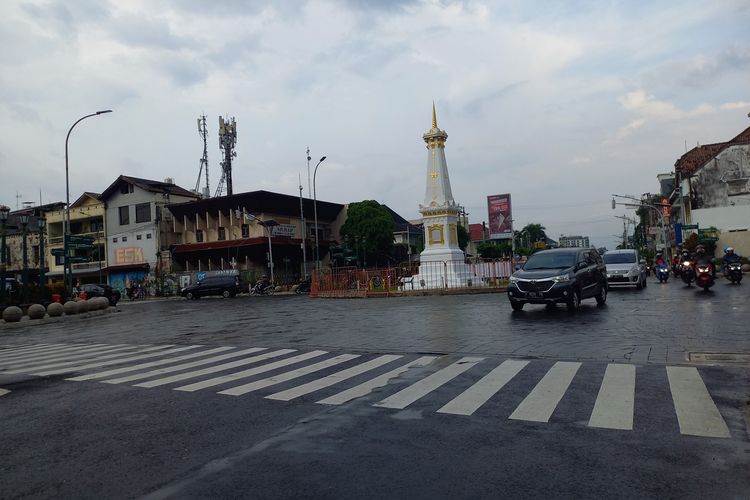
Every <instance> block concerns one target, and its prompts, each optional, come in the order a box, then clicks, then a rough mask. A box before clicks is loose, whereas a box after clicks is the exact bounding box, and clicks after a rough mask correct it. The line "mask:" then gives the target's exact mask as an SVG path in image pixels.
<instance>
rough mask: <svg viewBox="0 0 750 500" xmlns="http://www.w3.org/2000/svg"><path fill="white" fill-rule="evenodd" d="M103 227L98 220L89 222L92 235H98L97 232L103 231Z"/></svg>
mask: <svg viewBox="0 0 750 500" xmlns="http://www.w3.org/2000/svg"><path fill="white" fill-rule="evenodd" d="M103 226H104V225H103V224H102V221H101V220H99V219H94V220H92V221H91V232H92V233H98V232H99V231H104V227H103Z"/></svg>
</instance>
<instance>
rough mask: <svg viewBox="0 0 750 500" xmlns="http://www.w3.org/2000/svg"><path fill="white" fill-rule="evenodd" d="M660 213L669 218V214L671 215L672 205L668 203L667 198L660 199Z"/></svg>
mask: <svg viewBox="0 0 750 500" xmlns="http://www.w3.org/2000/svg"><path fill="white" fill-rule="evenodd" d="M661 214H662V215H663V216H664V217H666V218H667V219H669V217H670V215H672V206H671V205H670V204H669V200H668V199H667V198H662V199H661Z"/></svg>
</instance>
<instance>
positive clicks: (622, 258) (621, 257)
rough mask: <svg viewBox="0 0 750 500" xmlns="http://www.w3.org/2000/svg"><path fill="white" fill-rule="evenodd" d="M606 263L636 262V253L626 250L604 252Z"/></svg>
mask: <svg viewBox="0 0 750 500" xmlns="http://www.w3.org/2000/svg"><path fill="white" fill-rule="evenodd" d="M604 263H605V264H635V253H634V252H632V253H631V252H624V253H605V254H604Z"/></svg>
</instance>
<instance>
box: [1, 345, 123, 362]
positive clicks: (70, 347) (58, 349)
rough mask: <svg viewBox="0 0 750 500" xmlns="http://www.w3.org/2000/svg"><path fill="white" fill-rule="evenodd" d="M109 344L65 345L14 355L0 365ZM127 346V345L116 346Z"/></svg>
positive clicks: (6, 358)
mask: <svg viewBox="0 0 750 500" xmlns="http://www.w3.org/2000/svg"><path fill="white" fill-rule="evenodd" d="M108 345H109V344H78V345H63V346H57V347H50V348H46V349H44V350H43V351H33V352H24V353H14V354H12V355H10V354H9V355H7V356H4V357H2V358H0V363H11V364H12V363H17V362H18V361H19V360H25V359H32V358H41V357H42V356H56V355H60V354H64V353H74V352H76V351H80V350H81V349H88V348H91V347H106V346H108ZM116 345H125V344H116Z"/></svg>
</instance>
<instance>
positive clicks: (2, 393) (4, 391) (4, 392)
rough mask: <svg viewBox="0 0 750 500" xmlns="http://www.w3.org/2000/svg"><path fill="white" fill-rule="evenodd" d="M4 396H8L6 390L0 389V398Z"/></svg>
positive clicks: (8, 392)
mask: <svg viewBox="0 0 750 500" xmlns="http://www.w3.org/2000/svg"><path fill="white" fill-rule="evenodd" d="M6 394H10V391H9V390H8V389H0V396H5V395H6Z"/></svg>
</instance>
